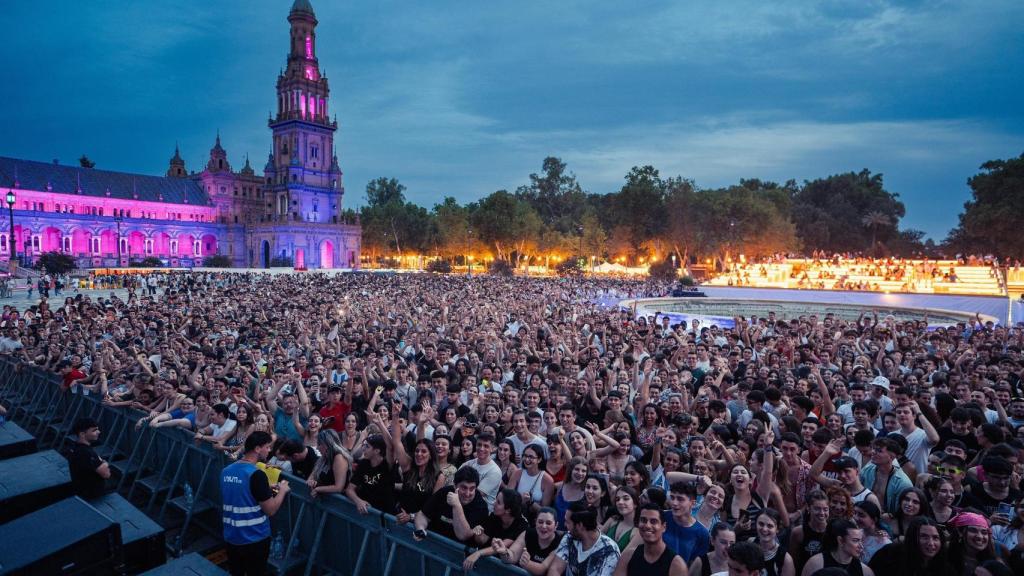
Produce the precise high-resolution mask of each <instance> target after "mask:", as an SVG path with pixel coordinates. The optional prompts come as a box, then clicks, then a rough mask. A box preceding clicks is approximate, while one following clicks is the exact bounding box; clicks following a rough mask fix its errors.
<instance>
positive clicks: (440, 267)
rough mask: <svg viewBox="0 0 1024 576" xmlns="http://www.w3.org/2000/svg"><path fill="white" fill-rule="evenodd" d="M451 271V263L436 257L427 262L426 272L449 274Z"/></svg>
mask: <svg viewBox="0 0 1024 576" xmlns="http://www.w3.org/2000/svg"><path fill="white" fill-rule="evenodd" d="M451 271H452V263H451V262H449V261H447V260H443V259H441V258H438V259H436V260H431V261H430V262H428V263H427V272H433V273H435V274H450V273H451Z"/></svg>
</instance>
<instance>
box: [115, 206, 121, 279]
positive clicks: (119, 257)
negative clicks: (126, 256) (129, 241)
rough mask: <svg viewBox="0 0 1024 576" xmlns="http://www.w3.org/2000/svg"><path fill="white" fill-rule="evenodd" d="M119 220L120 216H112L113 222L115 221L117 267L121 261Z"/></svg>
mask: <svg viewBox="0 0 1024 576" xmlns="http://www.w3.org/2000/svg"><path fill="white" fill-rule="evenodd" d="M121 220H122V218H121V217H120V216H118V217H116V218H114V222H117V267H118V268H120V267H121V266H122V263H121Z"/></svg>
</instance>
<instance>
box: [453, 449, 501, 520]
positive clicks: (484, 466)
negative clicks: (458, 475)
mask: <svg viewBox="0 0 1024 576" xmlns="http://www.w3.org/2000/svg"><path fill="white" fill-rule="evenodd" d="M493 448H494V436H491V435H490V434H480V435H479V436H477V438H476V458H474V459H473V460H470V461H468V462H466V463H465V464H463V465H462V466H460V468H473V469H475V470H476V471H477V473H479V474H480V482H479V483H478V484H477V487H476V489H477V490H478V491H479V492H480V494H482V495H483V497H484V500H485V501H486V502H487V510H488V511H493V510H494V499H495V498H496V497H497V496H498V489H499V488H501V468H499V467H498V465H497V464H495V463H494V460H492V459H491V450H492V449H493Z"/></svg>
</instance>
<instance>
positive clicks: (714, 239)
mask: <svg viewBox="0 0 1024 576" xmlns="http://www.w3.org/2000/svg"><path fill="white" fill-rule="evenodd" d="M1022 176H1024V155H1022V156H1021V158H1017V159H1013V160H1008V161H1002V160H994V161H991V162H988V163H986V164H984V165H983V166H982V172H981V173H980V174H978V175H976V176H974V177H972V178H971V179H970V180H969V181H968V183H969V185H970V186H971V189H972V192H973V196H974V199H973V200H972V201H970V202H968V203H967V204H966V205H965V211H964V214H962V215H961V219H960V225H959V226H958V227H957V228H956V229H954V230H953V231H952V232H951V233H950V235H949V238H947V239H946V241H945V242H944V243H943V244H941V245H936V244H935V243H934V242H933V241H932V240H930V239H929V240H924V233H923V232H922V231H920V230H914V229H905V228H902V227H901V226H900V221H901V219H902V218H903V217H904V215H905V213H906V207H905V206H904V204H903V202H901V201H900V199H899V194H897V193H895V192H892V191H889V190H887V189H886V188H885V185H884V182H883V178H882V175H881V174H874V173H872V172H871V171H870V170H867V169H865V170H861V171H860V172H847V173H842V174H834V175H831V176H828V177H825V178H818V179H815V180H809V181H805V182H803V183H802V184H798V183H797V182H796V181H795V180H789V181H787V182H785V183H783V184H779V183H776V182H770V181H764V180H759V179H741V180H740V181H739V182H738V183H737V184H734V185H731V186H727V187H723V188H700V187H698V186H697V184H696V183H695V182H694V181H693V180H691V179H688V178H684V177H682V176H673V177H663V176H662V175H661V174H660V173H659V171H658V170H657V169H656V168H654V167H653V166H638V167H633V168H632V169H631V170H630V171H629V173H628V174H626V175H625V178H624V182H623V184H622V187H621V188H620V189H619V190H617V191H615V192H611V193H606V194H597V193H590V192H587V191H585V190H584V189H583V188H582V187H581V186H580V184H579V182H578V181H577V179H576V176H575V174H573V173H572V172H570V171H569V170H568V167H567V165H566V163H565V162H563V161H562V160H561V159H559V158H556V157H548V158H545V159H544V162H543V164H542V167H541V170H540V172H538V173H534V174H530V175H529V177H528V182H527V183H525V184H523V185H522V186H520V187H519V188H517V189H516V190H515V191H512V192H510V191H508V190H498V191H495V192H493V193H491V194H489V195H487V196H485V197H483V198H481V199H480V200H477V201H474V202H469V203H465V204H462V203H460V202H458V201H457V200H456V199H455V198H452V197H446V198H444V199H443V200H442V201H441V202H440V203H438V204H435V205H434V206H433V208H431V209H427V208H425V207H423V206H419V205H417V204H415V203H413V202H410V201H408V199H407V198H406V196H405V191H406V188H405V186H404V185H402V184H401V183H400V182H399V181H398V180H396V179H394V178H377V179H376V180H373V181H371V182H370V183H369V184H368V185H367V187H366V200H367V203H366V205H365V206H364V207H362V208H361V209H360V211H359V215H360V218H361V222H362V225H363V252H364V254H368V255H370V256H371V257H375V258H378V259H384V258H394V257H396V256H398V255H401V254H406V255H408V254H413V253H414V254H423V255H428V256H437V257H440V258H444V259H446V260H449V261H451V262H455V263H456V264H460V263H462V262H464V260H463V259H464V258H465V257H466V256H467V255H468V254H473V255H476V257H478V258H479V257H481V256H482V255H487V256H488V257H489V258H493V259H495V260H500V261H506V262H509V263H511V264H512V265H513V266H522V265H525V264H526V263H528V262H533V263H537V259H541V262H544V261H545V259H547V261H548V263H550V258H551V257H552V256H556V257H562V258H572V257H579V256H581V255H582V257H584V258H590V257H596V259H597V261H598V262H600V261H606V260H607V261H622V262H623V263H625V264H629V265H637V264H640V263H644V262H650V261H651V260H652V259H655V258H661V259H665V258H668V257H669V255H675V257H676V258H678V261H679V262H680V263H682V262H698V261H706V260H709V259H710V260H712V261H715V262H721V261H723V260H725V259H728V258H735V257H738V255H740V254H743V255H744V256H745V257H747V258H759V257H763V256H767V255H771V254H776V253H780V252H801V253H811V252H813V251H824V252H827V253H837V252H838V253H861V254H869V255H873V256H888V255H893V256H904V257H909V256H924V255H927V256H939V255H941V254H940V253H941V252H943V251H946V252H949V251H953V250H955V251H960V252H965V253H979V252H987V251H992V252H995V253H997V254H1001V255H1004V256H1014V257H1016V256H1017V255H1019V254H1021V252H1022V251H1024V235H1020V234H1015V232H1016V230H1015V227H1016V226H1017V223H1016V219H1017V218H1019V217H1020V215H1021V214H1024V210H1022V209H1024V185H1022V182H1024V178H1022Z"/></svg>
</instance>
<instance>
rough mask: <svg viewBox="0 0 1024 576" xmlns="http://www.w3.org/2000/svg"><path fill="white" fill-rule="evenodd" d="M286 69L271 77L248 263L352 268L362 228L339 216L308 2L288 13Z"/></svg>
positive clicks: (337, 179) (330, 129)
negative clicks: (267, 146)
mask: <svg viewBox="0 0 1024 576" xmlns="http://www.w3.org/2000/svg"><path fill="white" fill-rule="evenodd" d="M288 24H289V30H290V36H289V44H288V46H289V49H288V65H287V67H286V68H285V69H284V71H282V72H281V75H280V76H278V77H277V114H276V115H273V116H271V118H270V121H269V125H270V130H271V132H272V133H273V144H272V148H271V150H270V155H269V156H268V158H267V164H266V166H265V167H264V169H263V177H264V178H263V181H264V185H263V189H262V190H261V192H260V193H259V194H258V196H257V199H258V201H257V203H255V206H256V209H257V210H258V211H259V215H258V217H255V216H254V217H247V218H246V221H247V222H252V224H250V225H248V230H249V231H248V233H247V236H246V241H247V243H248V250H247V252H248V261H249V263H250V265H252V266H259V267H266V266H269V265H270V264H271V263H272V262H273V261H278V262H280V261H282V260H291V261H292V262H293V263H294V265H295V267H296V268H358V267H359V252H360V244H361V235H362V232H361V228H360V226H359V224H358V223H353V222H346V221H345V219H344V217H343V212H342V196H344V194H345V187H344V185H343V184H342V180H341V176H342V174H341V168H340V167H339V166H338V157H337V156H336V155H335V153H334V133H335V131H336V130H337V129H338V123H337V122H336V121H334V120H332V119H331V117H330V116H329V115H328V114H329V108H328V95H329V94H330V90H329V89H328V87H327V78H326V77H325V76H324V75H323V73H322V72H321V70H320V64H319V62H318V60H317V56H316V25H317V20H316V15H315V14H314V13H313V7H312V6H311V5H310V4H309V0H295V2H294V4H292V9H291V11H290V12H289V13H288Z"/></svg>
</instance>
